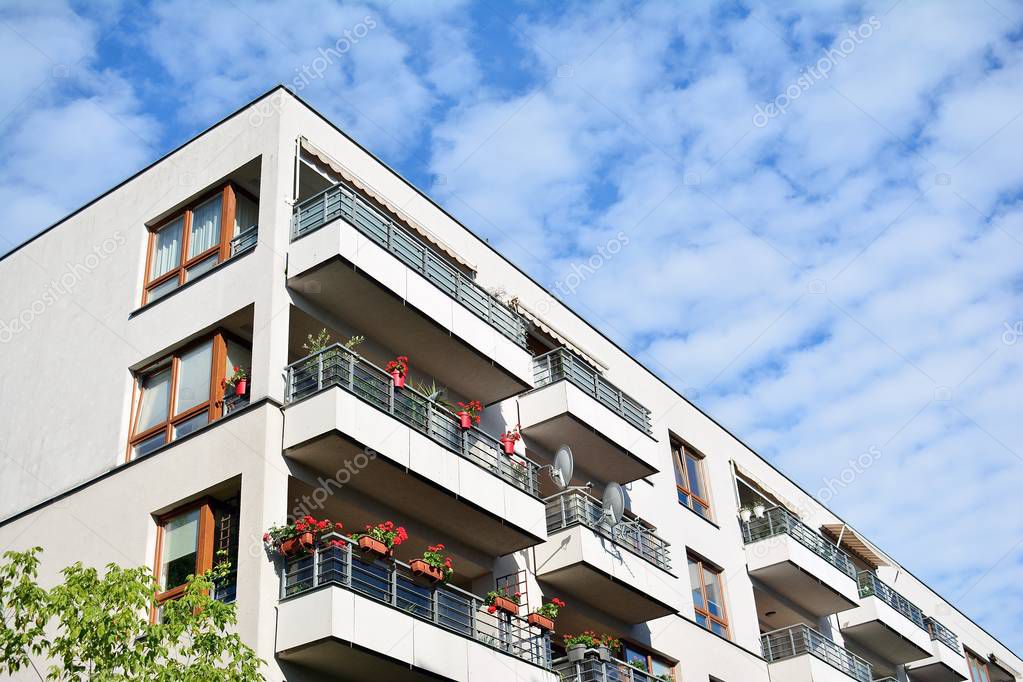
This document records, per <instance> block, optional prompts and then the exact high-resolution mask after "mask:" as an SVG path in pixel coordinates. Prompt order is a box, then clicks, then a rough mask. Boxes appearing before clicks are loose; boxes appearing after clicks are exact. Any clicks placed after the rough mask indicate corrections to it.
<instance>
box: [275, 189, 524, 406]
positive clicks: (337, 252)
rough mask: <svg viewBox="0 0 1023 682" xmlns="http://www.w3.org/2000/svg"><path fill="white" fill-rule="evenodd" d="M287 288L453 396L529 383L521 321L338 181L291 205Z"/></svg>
mask: <svg viewBox="0 0 1023 682" xmlns="http://www.w3.org/2000/svg"><path fill="white" fill-rule="evenodd" d="M288 286H289V287H290V288H291V289H292V291H294V292H296V293H297V294H298V295H300V296H302V297H304V298H305V299H308V300H309V301H311V302H312V303H314V304H315V305H316V306H318V307H320V308H322V309H323V310H325V311H326V312H328V313H330V314H331V315H334V316H335V317H337V318H338V319H340V320H343V321H345V323H346V324H348V325H349V326H351V327H353V328H356V329H359V330H361V331H363V332H364V333H365V334H366V335H367V336H370V337H371V338H373V339H375V340H377V341H379V342H380V343H381V344H382V345H384V346H387V347H390V348H395V349H397V351H398V352H401V353H405V354H407V355H414V360H415V362H416V365H417V367H418V368H420V369H421V370H423V372H424V373H426V374H428V375H431V376H434V377H436V378H437V380H438V381H440V382H441V383H442V384H444V385H446V386H448V387H450V388H451V389H452V390H454V391H455V392H457V393H458V394H460V395H464V396H468V397H470V398H475V399H478V400H480V401H482V402H483V403H484V404H490V403H493V402H496V401H499V400H503V399H504V398H508V397H510V396H512V395H515V394H517V393H519V392H521V391H523V390H525V389H527V388H530V387H531V384H532V370H531V364H530V362H531V357H530V354H529V352H528V351H527V350H526V323H525V320H524V319H523V318H522V317H521V316H520V315H519V314H518V313H517V312H515V311H513V310H512V309H511V308H509V307H508V306H506V305H505V304H504V303H502V302H501V301H500V300H498V299H497V298H496V297H495V296H493V295H492V294H490V293H488V292H487V291H486V290H485V289H483V288H482V287H481V286H480V285H478V284H477V283H476V282H475V281H473V280H472V279H471V278H470V277H469V276H468V275H466V274H465V273H464V272H463V271H461V270H459V269H458V268H456V267H454V266H453V265H452V264H450V263H449V262H448V261H447V260H445V259H444V257H442V256H441V255H440V253H439V252H438V251H437V250H435V249H434V248H432V247H431V246H429V245H427V244H426V242H424V241H423V240H421V239H420V238H419V237H418V236H416V235H414V234H413V233H412V232H411V231H410V230H408V229H406V228H405V227H403V226H402V225H400V224H398V222H397V221H396V220H394V219H392V218H391V217H390V216H389V215H387V214H385V213H384V212H383V211H381V210H379V209H377V208H376V207H375V206H373V205H371V204H370V203H369V202H368V201H367V200H366V199H365V198H363V197H362V196H361V195H359V194H358V193H356V192H354V191H352V190H351V189H350V188H348V187H347V186H345V185H343V184H341V185H336V186H334V187H331V188H329V189H327V190H325V191H323V192H321V193H320V194H317V195H315V196H313V197H311V198H309V199H308V200H306V201H303V202H302V203H300V204H298V205H297V206H296V207H295V214H294V223H293V228H292V245H291V247H290V249H289V257H288Z"/></svg>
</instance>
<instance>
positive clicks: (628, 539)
mask: <svg viewBox="0 0 1023 682" xmlns="http://www.w3.org/2000/svg"><path fill="white" fill-rule="evenodd" d="M545 502H546V503H547V532H548V533H553V532H555V531H559V530H561V529H562V528H568V527H569V526H574V525H577V524H581V525H583V526H586V527H587V528H589V529H590V530H592V531H594V532H596V533H599V534H601V535H603V536H604V537H606V538H608V539H609V540H611V541H613V542H614V543H616V544H618V545H621V546H622V547H624V548H626V549H628V550H629V551H630V552H632V553H634V554H637V555H639V556H641V557H642V558H644V559H646V560H647V561H649V562H650V563H652V564H653V565H655V566H657V567H658V568H662V569H664V570H665V571H670V570H671V552H670V551H669V547H670V545H669V544H668V542H667V541H665V540H662V539H661V538H659V537H657V536H656V535H654V533H653V531H651V530H650V529H649V528H645V527H644V526H641V525H639V523H638V522H635V521H631V522H630V521H626V522H624V523H620V524H618V525H617V526H612V525H611V520H610V519H609V518H608V517H607V516H606V515H605V514H604V510H603V506H602V505H601V503H600V501H599V500H598V499H596V498H595V497H592V496H591V495H587V494H586V493H585V492H583V491H581V490H565V491H562V492H560V493H558V494H556V495H552V496H551V497H548V498H547V499H546V500H545Z"/></svg>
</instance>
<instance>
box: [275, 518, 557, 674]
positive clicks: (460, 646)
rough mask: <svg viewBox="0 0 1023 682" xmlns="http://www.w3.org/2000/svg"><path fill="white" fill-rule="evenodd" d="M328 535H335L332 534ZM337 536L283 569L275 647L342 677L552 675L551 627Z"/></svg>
mask: <svg viewBox="0 0 1023 682" xmlns="http://www.w3.org/2000/svg"><path fill="white" fill-rule="evenodd" d="M332 541H333V542H332ZM353 547H354V543H352V541H351V540H350V539H348V538H346V537H344V536H341V535H338V534H331V535H329V536H326V537H325V538H324V542H323V544H321V545H320V546H319V547H318V548H317V549H316V550H315V553H314V554H313V555H312V556H301V557H296V558H293V559H290V560H288V561H287V562H286V564H285V567H284V570H283V571H282V574H281V602H280V607H279V615H278V624H277V655H278V657H279V658H280V659H281V660H282V661H285V662H290V663H296V664H299V665H303V666H307V667H309V668H312V669H314V670H316V671H318V672H320V673H322V674H325V675H329V676H337V677H342V678H343V679H387V680H392V679H393V680H432V679H436V678H437V677H442V678H444V679H453V680H464V679H466V671H468V670H474V669H475V670H487V671H488V679H493V680H507V681H508V682H513V681H515V682H518V681H519V680H530V681H535V682H555V680H556V679H557V677H556V676H555V675H554V674H553V673H552V672H551V671H550V668H551V648H550V636H549V635H548V634H546V633H543V632H542V631H540V630H539V629H536V628H532V627H530V626H529V625H528V624H527V623H526V621H525V619H522V618H518V617H517V616H509V615H498V614H491V613H488V612H487V607H486V604H485V603H484V601H483V599H482V598H481V597H478V596H476V595H474V594H472V593H470V592H466V591H464V590H461V589H458V588H457V587H453V586H449V585H445V584H440V585H438V586H429V585H426V584H423V583H420V582H418V581H417V580H416V579H415V578H413V576H412V573H411V571H410V569H409V567H408V566H407V565H406V564H404V563H402V562H400V561H394V562H386V563H384V562H376V563H366V562H364V561H363V560H362V559H361V557H360V555H359V553H358V551H357V550H353Z"/></svg>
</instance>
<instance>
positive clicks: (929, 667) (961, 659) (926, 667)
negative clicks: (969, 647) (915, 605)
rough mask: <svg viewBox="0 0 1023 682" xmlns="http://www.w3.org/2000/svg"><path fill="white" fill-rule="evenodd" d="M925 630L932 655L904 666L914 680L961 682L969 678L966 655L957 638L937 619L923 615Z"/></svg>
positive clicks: (922, 681) (923, 681) (921, 681)
mask: <svg viewBox="0 0 1023 682" xmlns="http://www.w3.org/2000/svg"><path fill="white" fill-rule="evenodd" d="M924 622H925V623H926V624H927V632H928V633H929V634H930V636H931V652H932V654H933V655H932V656H930V657H929V658H925V659H923V660H921V661H916V662H914V663H910V664H908V665H907V666H906V670H907V671H909V673H910V675H911V677H912V679H913V681H914V682H916V681H917V680H919V681H920V682H962V680H968V679H969V678H970V670H969V667H968V665H967V663H966V657H965V656H964V655H963V650H962V648H961V647H960V646H959V638H958V637H956V634H955V633H954V632H952V631H951V630H949V629H948V628H947V627H945V626H944V625H942V624H941V623H939V622H938V621H937V620H935V619H933V618H931V617H929V616H925V617H924Z"/></svg>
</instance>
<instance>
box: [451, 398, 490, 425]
mask: <svg viewBox="0 0 1023 682" xmlns="http://www.w3.org/2000/svg"><path fill="white" fill-rule="evenodd" d="M458 406H459V407H460V408H462V409H461V410H459V411H458V412H457V413H456V416H457V417H458V425H459V426H461V427H462V428H463V429H470V428H472V425H473V424H479V423H480V415H481V414H482V413H483V403H481V402H480V401H478V400H470V401H469V402H467V403H458Z"/></svg>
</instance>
